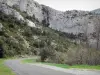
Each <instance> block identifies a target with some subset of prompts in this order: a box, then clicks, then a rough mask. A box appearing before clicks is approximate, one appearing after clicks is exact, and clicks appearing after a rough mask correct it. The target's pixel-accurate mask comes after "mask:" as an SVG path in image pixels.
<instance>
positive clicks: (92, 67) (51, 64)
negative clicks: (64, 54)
mask: <svg viewBox="0 0 100 75" xmlns="http://www.w3.org/2000/svg"><path fill="white" fill-rule="evenodd" d="M22 62H23V63H42V64H46V65H50V66H56V67H60V68H65V69H71V68H75V69H90V70H91V69H92V70H100V65H96V66H91V65H72V66H69V65H67V64H56V63H45V62H36V59H25V60H22Z"/></svg>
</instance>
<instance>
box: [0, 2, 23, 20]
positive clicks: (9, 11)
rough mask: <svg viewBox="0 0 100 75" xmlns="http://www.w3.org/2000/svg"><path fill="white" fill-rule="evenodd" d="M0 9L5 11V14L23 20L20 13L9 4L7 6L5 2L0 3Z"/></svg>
mask: <svg viewBox="0 0 100 75" xmlns="http://www.w3.org/2000/svg"><path fill="white" fill-rule="evenodd" d="M0 11H2V12H3V13H5V14H7V15H13V16H14V17H16V18H17V19H18V20H24V18H23V17H22V16H21V15H20V13H19V12H17V11H16V10H14V9H12V8H11V7H10V6H8V5H6V4H3V3H0Z"/></svg>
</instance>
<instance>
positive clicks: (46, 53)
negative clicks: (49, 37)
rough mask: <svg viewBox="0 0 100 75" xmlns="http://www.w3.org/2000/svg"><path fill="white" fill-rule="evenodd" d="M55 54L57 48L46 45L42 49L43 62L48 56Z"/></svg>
mask: <svg viewBox="0 0 100 75" xmlns="http://www.w3.org/2000/svg"><path fill="white" fill-rule="evenodd" d="M54 55H55V50H54V49H53V48H51V47H44V48H43V49H41V51H40V56H41V61H42V62H44V61H45V60H46V59H47V58H52V57H53V56H54Z"/></svg>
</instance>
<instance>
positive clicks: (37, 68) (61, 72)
mask: <svg viewBox="0 0 100 75" xmlns="http://www.w3.org/2000/svg"><path fill="white" fill-rule="evenodd" d="M20 61H21V59H19V60H18V59H16V60H7V61H6V62H5V64H6V65H7V66H8V67H10V68H11V69H12V70H13V71H14V72H15V73H16V75H100V70H98V71H97V70H79V69H63V68H58V67H55V66H49V65H43V64H23V63H21V62H20Z"/></svg>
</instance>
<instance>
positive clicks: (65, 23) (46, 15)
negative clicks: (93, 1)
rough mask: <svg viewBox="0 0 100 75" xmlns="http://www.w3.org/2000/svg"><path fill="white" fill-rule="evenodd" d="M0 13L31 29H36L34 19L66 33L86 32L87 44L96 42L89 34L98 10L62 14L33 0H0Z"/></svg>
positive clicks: (91, 31)
mask: <svg viewBox="0 0 100 75" xmlns="http://www.w3.org/2000/svg"><path fill="white" fill-rule="evenodd" d="M0 11H3V12H4V13H5V14H7V15H8V14H9V15H13V16H14V17H16V18H17V19H18V20H22V21H23V22H27V24H28V26H31V27H36V26H35V23H33V22H32V21H33V20H32V19H33V18H34V19H35V20H37V21H38V22H40V23H42V24H43V25H45V26H48V27H50V28H52V29H55V30H58V31H62V32H66V33H73V34H80V33H81V34H82V33H85V30H87V33H88V36H89V42H91V44H93V42H96V40H95V39H93V37H92V36H91V37H90V34H92V33H94V32H95V22H94V21H93V20H94V19H95V18H96V15H95V14H94V12H96V13H98V11H99V9H98V10H94V12H93V11H91V12H89V11H80V10H79V11H78V10H72V11H66V12H62V11H58V10H55V9H52V8H50V7H48V6H45V5H41V4H39V3H37V2H36V1H34V0H0ZM26 15H27V16H26ZM98 16H99V15H98ZM87 27H88V29H86V28H87Z"/></svg>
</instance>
